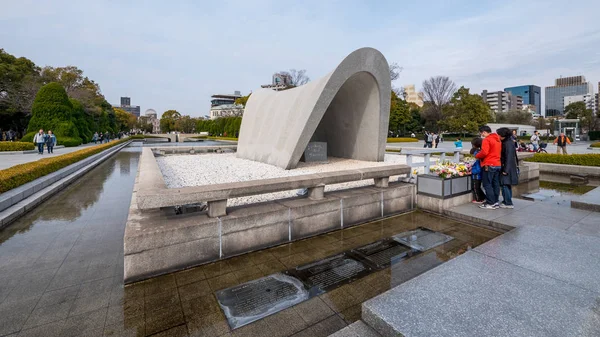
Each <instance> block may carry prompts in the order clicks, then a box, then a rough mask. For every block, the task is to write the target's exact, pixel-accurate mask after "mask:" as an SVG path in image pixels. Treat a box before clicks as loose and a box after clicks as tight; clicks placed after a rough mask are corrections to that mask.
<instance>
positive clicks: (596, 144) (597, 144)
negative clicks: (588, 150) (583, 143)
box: [590, 142, 600, 147]
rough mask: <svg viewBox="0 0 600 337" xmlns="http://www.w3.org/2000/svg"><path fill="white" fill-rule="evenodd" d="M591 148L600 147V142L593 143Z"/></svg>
mask: <svg viewBox="0 0 600 337" xmlns="http://www.w3.org/2000/svg"><path fill="white" fill-rule="evenodd" d="M590 147H600V142H596V143H593V144H592V145H590Z"/></svg>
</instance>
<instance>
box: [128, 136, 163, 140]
mask: <svg viewBox="0 0 600 337" xmlns="http://www.w3.org/2000/svg"><path fill="white" fill-rule="evenodd" d="M129 138H130V139H146V138H163V139H165V137H161V136H153V135H131V136H129Z"/></svg>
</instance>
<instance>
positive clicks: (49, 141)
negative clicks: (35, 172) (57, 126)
mask: <svg viewBox="0 0 600 337" xmlns="http://www.w3.org/2000/svg"><path fill="white" fill-rule="evenodd" d="M55 145H56V136H55V135H54V133H52V130H48V134H47V135H46V149H48V153H54V146H55Z"/></svg>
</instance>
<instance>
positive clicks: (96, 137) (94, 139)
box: [92, 132, 98, 144]
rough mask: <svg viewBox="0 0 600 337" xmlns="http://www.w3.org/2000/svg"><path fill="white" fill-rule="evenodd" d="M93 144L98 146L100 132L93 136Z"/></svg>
mask: <svg viewBox="0 0 600 337" xmlns="http://www.w3.org/2000/svg"><path fill="white" fill-rule="evenodd" d="M92 142H94V144H98V132H94V136H92Z"/></svg>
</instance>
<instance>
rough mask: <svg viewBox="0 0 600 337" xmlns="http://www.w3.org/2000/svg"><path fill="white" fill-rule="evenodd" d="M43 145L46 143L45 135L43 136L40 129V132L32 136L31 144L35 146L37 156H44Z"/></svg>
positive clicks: (42, 131)
mask: <svg viewBox="0 0 600 337" xmlns="http://www.w3.org/2000/svg"><path fill="white" fill-rule="evenodd" d="M44 143H46V135H45V134H44V130H43V129H40V131H38V133H36V134H35V136H33V144H35V145H37V148H38V154H44Z"/></svg>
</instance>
